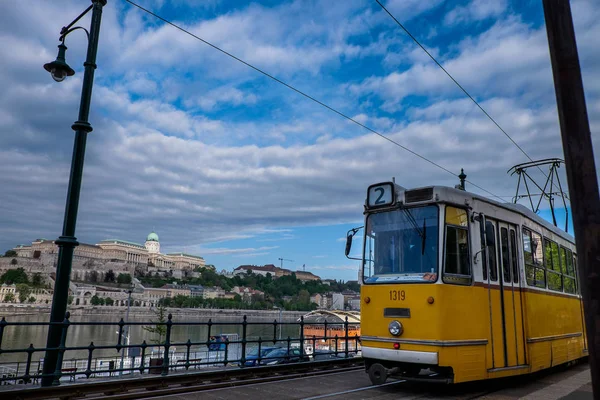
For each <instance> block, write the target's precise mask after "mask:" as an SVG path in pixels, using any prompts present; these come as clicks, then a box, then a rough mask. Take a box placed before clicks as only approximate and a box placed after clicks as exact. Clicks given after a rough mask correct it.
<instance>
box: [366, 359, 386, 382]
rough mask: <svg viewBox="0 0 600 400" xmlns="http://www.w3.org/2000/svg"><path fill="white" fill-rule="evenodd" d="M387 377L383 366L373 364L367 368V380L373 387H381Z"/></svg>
mask: <svg viewBox="0 0 600 400" xmlns="http://www.w3.org/2000/svg"><path fill="white" fill-rule="evenodd" d="M387 377H388V374H387V369H386V368H385V367H384V366H383V365H381V364H378V363H375V364H373V365H371V368H369V379H370V380H371V383H372V384H373V385H383V384H384V383H385V381H386V380H387Z"/></svg>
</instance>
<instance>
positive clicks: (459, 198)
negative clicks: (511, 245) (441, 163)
mask: <svg viewBox="0 0 600 400" xmlns="http://www.w3.org/2000/svg"><path fill="white" fill-rule="evenodd" d="M395 186H396V191H399V192H408V191H411V190H418V189H428V188H432V189H433V192H434V193H437V194H439V198H440V199H442V200H446V201H451V202H454V203H458V204H464V201H465V200H470V199H472V200H478V201H482V202H486V203H489V204H493V205H494V206H497V207H501V208H503V209H505V210H508V211H512V212H516V213H518V214H521V215H522V216H524V217H526V218H529V219H531V220H532V221H534V222H535V223H537V224H539V225H541V226H543V227H544V228H545V229H547V230H549V231H551V232H553V233H554V234H556V235H559V236H561V237H563V238H564V239H565V240H569V241H571V242H573V243H575V238H574V237H573V236H572V235H570V234H569V233H567V232H565V231H564V230H562V229H560V228H558V227H556V226H554V225H553V224H551V223H550V222H548V221H546V220H545V219H544V218H542V217H540V216H539V215H537V214H536V213H534V212H533V211H531V210H530V209H529V208H527V207H525V206H524V205H522V204H514V203H501V202H498V201H496V200H492V199H490V198H488V197H485V196H481V195H479V194H475V193H472V192H468V191H466V190H460V189H455V188H451V187H448V186H423V187H419V188H411V189H407V188H403V187H402V186H399V185H397V184H396V185H395Z"/></svg>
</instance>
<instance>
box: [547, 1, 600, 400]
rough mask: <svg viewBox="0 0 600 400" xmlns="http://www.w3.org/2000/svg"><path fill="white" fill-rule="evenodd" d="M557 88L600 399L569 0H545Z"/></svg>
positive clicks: (588, 194)
mask: <svg viewBox="0 0 600 400" xmlns="http://www.w3.org/2000/svg"><path fill="white" fill-rule="evenodd" d="M543 4H544V15H545V18H546V30H547V33H548V42H549V46H550V59H551V61H552V71H553V75H554V89H555V91H556V103H557V106H558V117H559V120H560V130H561V135H562V143H563V150H564V153H565V167H566V173H567V181H568V184H569V193H570V197H571V208H572V216H573V228H574V230H575V239H576V245H577V255H578V261H579V262H578V268H579V276H580V277H581V294H582V297H583V306H584V311H585V325H586V329H587V337H588V340H587V343H588V348H589V363H590V372H591V374H592V388H593V392H594V399H596V400H599V399H600V376H599V372H600V371H599V369H598V362H600V196H599V194H598V178H597V176H596V167H595V165H594V153H593V149H592V138H591V133H590V125H589V121H588V117H587V110H586V105H585V96H584V92H583V82H582V79H581V68H580V66H579V56H578V54H577V44H576V41H575V30H574V28H573V17H572V15H571V7H570V4H569V1H568V0H544V2H543Z"/></svg>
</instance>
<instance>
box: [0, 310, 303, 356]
mask: <svg viewBox="0 0 600 400" xmlns="http://www.w3.org/2000/svg"><path fill="white" fill-rule="evenodd" d="M265 314H266V313H265ZM272 317H273V314H272V313H269V314H268V315H264V316H252V317H248V321H249V322H261V323H264V324H265V325H252V324H250V325H248V326H247V333H246V335H247V336H248V337H249V338H253V339H258V337H260V338H261V339H263V340H265V341H266V340H272V339H273V334H274V325H273V321H274V320H276V319H278V316H276V317H275V318H272ZM5 318H6V321H7V322H9V323H14V322H43V323H47V322H48V319H49V317H48V315H47V314H37V315H13V316H6V317H5ZM165 318H166V315H165ZM209 318H210V319H211V320H212V322H215V323H219V325H213V326H212V327H211V335H222V334H238V335H239V336H240V337H241V335H242V333H243V332H242V325H241V322H242V318H243V317H242V316H241V315H240V316H231V315H230V316H227V317H220V316H219V315H218V313H217V312H215V315H214V316H213V317H205V316H202V317H198V316H196V317H194V316H190V315H189V314H186V315H174V316H173V322H208V320H209ZM120 319H121V315H114V314H113V315H76V316H72V317H71V318H70V319H69V320H70V321H71V322H84V323H86V322H103V323H110V322H112V323H115V325H72V326H70V327H69V328H68V333H67V347H79V346H89V344H90V343H91V342H93V343H94V345H95V346H115V345H116V344H117V341H118V339H119V335H118V332H119V327H118V326H117V325H116V323H118V322H119V320H120ZM297 319H298V315H297V314H294V315H286V313H284V314H283V316H282V321H283V322H284V323H286V322H296V320H297ZM129 321H130V322H135V323H140V322H144V323H148V326H150V325H151V321H156V317H149V316H147V315H144V316H130V318H129ZM228 322H231V324H225V325H220V324H222V323H228ZM127 327H128V329H129V335H130V337H129V342H130V344H132V345H133V344H141V343H142V342H143V341H144V340H145V341H146V342H147V344H148V345H153V344H154V342H153V340H154V339H157V335H156V334H153V333H151V332H147V331H145V330H144V329H143V325H130V326H129V325H127ZM280 329H281V338H282V339H286V338H287V337H288V336H289V337H292V338H298V337H299V326H298V325H278V326H277V329H276V335H277V336H276V337H279V330H280ZM47 334H48V326H47V325H25V326H10V325H8V326H6V327H5V328H4V332H3V335H2V343H1V348H2V349H3V350H9V349H26V348H27V347H29V345H30V344H31V345H33V347H34V348H44V347H45V346H46V337H47ZM207 336H208V326H206V325H188V326H178V325H174V326H173V328H172V331H171V342H173V343H185V342H186V341H187V340H188V339H189V340H190V341H192V342H204V341H206V340H207ZM281 345H284V343H283V342H282V343H281ZM175 347H177V346H175ZM204 348H205V349H206V346H204ZM171 351H173V348H171ZM174 351H175V352H180V351H181V352H185V351H186V348H185V346H184V347H183V348H181V349H178V348H176V349H175V350H174ZM87 356H88V352H87V351H86V350H67V351H66V352H65V355H64V360H65V361H68V360H71V359H87ZM116 356H119V357H120V353H119V352H117V351H116V350H115V349H97V350H95V351H94V358H110V357H116ZM43 357H44V353H43V352H35V353H34V354H33V355H32V361H33V362H37V361H38V360H39V359H40V358H43ZM26 360H27V353H25V352H22V353H2V354H0V366H1V365H2V364H6V363H14V362H25V361H26Z"/></svg>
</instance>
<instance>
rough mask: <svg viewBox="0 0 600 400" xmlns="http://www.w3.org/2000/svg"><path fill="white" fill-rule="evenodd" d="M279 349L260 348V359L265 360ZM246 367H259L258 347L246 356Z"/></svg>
mask: <svg viewBox="0 0 600 400" xmlns="http://www.w3.org/2000/svg"><path fill="white" fill-rule="evenodd" d="M277 349H279V347H273V346H271V347H268V346H264V347H261V348H260V358H261V359H263V358H264V357H265V356H266V355H267V354H268V353H270V352H272V351H273V350H277ZM244 365H245V366H246V367H254V366H257V365H258V347H256V348H254V349H251V350H249V351H248V354H246V362H245V363H244Z"/></svg>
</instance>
